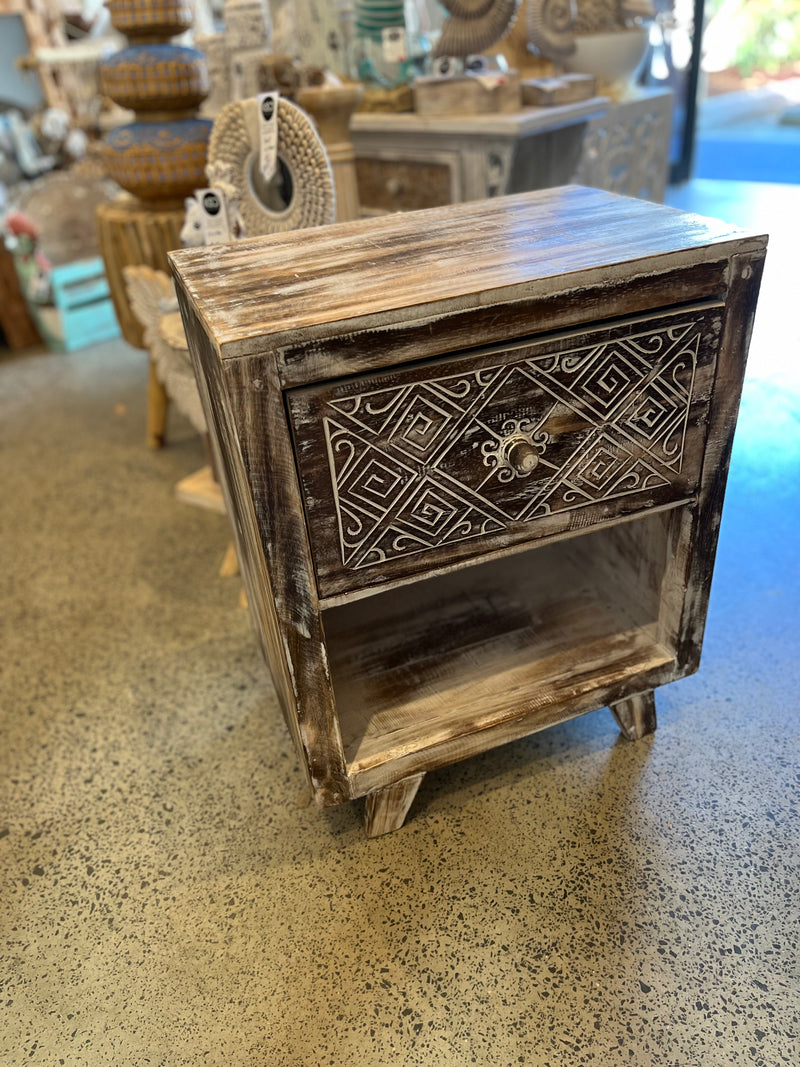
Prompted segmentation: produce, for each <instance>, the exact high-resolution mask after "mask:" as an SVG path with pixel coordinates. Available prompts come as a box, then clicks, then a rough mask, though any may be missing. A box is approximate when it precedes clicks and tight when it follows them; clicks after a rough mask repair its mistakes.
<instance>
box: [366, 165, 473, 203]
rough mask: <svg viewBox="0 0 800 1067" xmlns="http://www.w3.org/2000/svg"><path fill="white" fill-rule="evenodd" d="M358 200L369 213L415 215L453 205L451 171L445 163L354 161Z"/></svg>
mask: <svg viewBox="0 0 800 1067" xmlns="http://www.w3.org/2000/svg"><path fill="white" fill-rule="evenodd" d="M356 180H357V182H358V199H359V202H360V203H361V204H362V205H363V206H364V207H365V208H369V209H372V210H373V211H416V210H418V209H420V208H426V207H443V206H444V205H445V204H450V203H452V202H453V170H452V167H451V166H448V165H447V164H446V163H427V162H422V161H419V162H417V161H416V160H397V159H393V160H387V159H372V158H359V159H356Z"/></svg>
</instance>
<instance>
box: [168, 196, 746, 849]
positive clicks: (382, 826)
mask: <svg viewBox="0 0 800 1067" xmlns="http://www.w3.org/2000/svg"><path fill="white" fill-rule="evenodd" d="M765 244H766V239H765V238H764V237H759V236H757V235H753V234H748V233H745V232H742V231H741V230H738V229H736V228H735V227H732V226H729V225H727V224H725V223H722V222H717V221H714V220H710V219H700V218H698V217H697V216H694V215H685V214H683V213H682V212H679V211H675V210H673V209H671V208H665V207H662V206H660V205H657V204H651V203H648V202H646V201H644V200H634V199H629V198H627V197H621V196H616V195H614V194H611V193H606V192H601V191H599V190H594V189H584V188H580V187H577V186H571V187H568V188H559V189H553V190H547V191H544V192H539V193H529V194H524V195H520V196H509V197H502V198H499V199H497V200H490V201H483V202H479V203H474V204H460V205H456V206H453V207H449V208H442V209H433V210H430V211H418V212H408V213H405V214H395V215H390V216H386V217H384V218H380V219H372V220H366V221H361V222H353V223H345V224H342V225H337V226H330V227H327V228H325V229H321V230H320V231H319V232H318V233H317V234H315V239H314V241H313V242H310V241H308V240H307V237H306V235H304V234H300V233H298V234H287V235H284V236H281V237H273V238H269V239H258V240H253V241H242V242H240V243H239V244H237V245H235V246H231V247H230V248H225V249H219V248H215V249H214V250H213V252H208V251H204V250H201V249H196V250H185V251H182V252H177V253H175V254H174V255H173V256H172V261H173V263H174V265H175V267H176V271H177V276H178V298H179V300H180V302H181V305H182V310H183V314H184V320H185V323H186V331H187V339H188V342H189V346H190V348H191V350H192V353H193V356H194V358H195V361H196V363H197V364H198V365H199V366H200V367H202V370H203V374H202V380H201V383H200V385H201V399H202V401H203V406H204V409H205V411H206V417H207V419H208V424H209V432H210V434H211V439H212V444H213V447H214V451H215V454H216V455H217V457H218V468H219V471H220V477H221V480H222V487H223V493H224V495H225V498H226V502H227V505H228V507H229V510H230V513H231V515H232V516H233V518H234V523H233V525H234V529H235V531H236V537H237V548H238V554H239V558H240V560H241V563H242V568H243V573H244V579H245V585H246V588H247V593H248V601H249V604H250V607H251V609H252V616H253V620H254V623H255V626H256V631H257V633H258V635H259V638H260V640H261V645H262V648H263V650H264V652H265V654H266V656H267V657H268V659H269V662H270V664H271V668H272V677H273V679H274V683H275V688H276V691H277V694H278V697H279V700H280V703H281V705H282V708H283V711H284V714H285V717H286V721H287V723H288V724H289V728H290V730H291V732H292V736H293V738H294V741H295V744H296V746H297V752H298V755H299V758H300V761H301V763H302V765H303V767H304V768H305V770H306V772H307V774H308V778H309V781H310V784H311V786H312V789H313V792H314V794H315V796H316V799H317V800H318V801H319V803H321V804H336V803H341V802H342V801H345V800H349V799H354V798H356V797H362V796H365V797H366V798H367V805H366V823H367V832H368V833H369V834H373V835H374V834H379V833H385V832H388V831H390V830H393V829H396V828H397V827H398V826H399V825H400V824H401V823H402V821H403V819H404V817H405V815H406V812H407V810H408V808H409V805H410V804H411V802H412V800H413V797H414V794H415V792H416V790H417V787H418V785H419V783H420V781H421V780H422V776H423V775H424V774H426V773H428V772H430V771H433V770H435V769H436V768H437V767H440V766H443V765H445V764H447V763H451V762H454V761H456V760H460V759H464V758H466V757H468V756H470V755H473V754H476V753H479V752H483V751H485V750H486V749H489V748H491V747H492V746H495V745H500V744H504V743H506V742H509V741H513V740H514V739H515V738H520V737H523V736H525V735H526V734H530V733H533V732H534V731H536V730H541V729H543V728H545V727H547V726H550V725H552V724H553V723H557V722H561V721H563V720H566V719H569V718H572V717H573V716H576V715H580V714H583V713H584V712H588V711H593V710H595V709H597V708H600V707H607V706H608V707H611V709H612V711H613V712H614V715H615V717H616V719H617V722H618V723H619V726H620V729H621V730H622V732H623V734H624V735H625V736H626V737H629V738H633V739H636V738H639V737H642V736H643V735H644V734H646V733H649V732H651V731H652V730H654V729H655V724H656V718H655V703H654V699H653V690H654V689H655V688H656V687H657V686H660V685H664V684H665V683H667V682H670V681H673V680H674V679H676V678H682V677H684V676H685V675H688V674H690V673H692V672H693V671H694V670H696V669H697V667H698V664H699V661H700V650H701V643H702V636H703V628H704V624H705V618H706V609H707V604H708V596H709V590H710V585H711V576H712V571H713V563H714V554H715V550H716V543H717V533H718V530H719V524H720V513H721V508H722V499H723V495H724V489H725V481H726V476H727V467H728V461H729V457H730V450H731V444H732V438H733V431H734V426H735V422H736V411H737V406H738V402H739V396H740V392H741V385H742V377H743V374H744V364H745V358H746V354H747V346H748V342H749V337H750V330H751V327H752V321H753V315H754V312H755V303H756V296H757V291H758V284H759V280H760V276H761V268H762V264H763V259H764V252H765ZM365 249H366V250H367V251H366V253H365Z"/></svg>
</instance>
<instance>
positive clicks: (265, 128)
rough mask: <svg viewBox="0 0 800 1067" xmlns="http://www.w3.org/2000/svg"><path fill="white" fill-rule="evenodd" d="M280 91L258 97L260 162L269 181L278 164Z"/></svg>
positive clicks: (265, 178)
mask: <svg viewBox="0 0 800 1067" xmlns="http://www.w3.org/2000/svg"><path fill="white" fill-rule="evenodd" d="M280 95H281V94H280V93H278V92H273V93H261V94H260V95H259V97H258V128H259V145H260V148H259V164H260V167H261V173H262V174H263V175H264V180H265V181H269V180H270V178H271V177H272V175H273V174H274V173H275V167H276V166H277V164H278V99H279V97H280Z"/></svg>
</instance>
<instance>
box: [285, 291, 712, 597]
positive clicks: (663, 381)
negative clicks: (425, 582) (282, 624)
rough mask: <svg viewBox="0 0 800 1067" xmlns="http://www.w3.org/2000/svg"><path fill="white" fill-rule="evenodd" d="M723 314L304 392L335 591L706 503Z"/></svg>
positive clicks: (299, 394)
mask: <svg viewBox="0 0 800 1067" xmlns="http://www.w3.org/2000/svg"><path fill="white" fill-rule="evenodd" d="M721 310H722V305H718V304H715V305H712V306H702V305H700V306H695V307H690V308H685V309H680V310H678V311H673V312H671V313H669V314H667V315H660V316H656V317H647V318H644V317H636V318H633V319H630V320H628V321H627V322H626V323H624V324H622V325H616V326H614V327H603V328H597V329H594V330H592V331H589V332H583V331H569V332H566V333H564V334H561V335H557V336H553V335H550V336H549V337H548V339H547V340H546V341H540V342H533V343H518V344H517V345H515V346H513V347H512V348H509V349H503V350H497V349H489V350H488V351H484V352H481V351H473V352H470V353H468V354H464V355H463V356H459V357H456V358H449V359H443V360H439V361H436V362H433V363H431V362H426V363H425V364H423V365H422V366H417V367H415V368H413V369H412V368H401V369H400V370H399V371H389V372H387V373H384V374H380V375H370V376H364V377H359V378H348V379H346V380H344V381H342V382H339V383H325V384H323V385H320V386H313V387H310V388H308V389H301V390H294V391H292V392H290V393H288V394H287V402H288V406H289V412H290V417H291V421H292V427H293V431H294V436H295V450H296V453H297V457H298V462H299V467H300V476H301V483H302V487H303V493H304V498H305V501H306V507H307V510H308V526H309V531H310V536H311V541H312V546H313V552H314V559H315V566H316V572H317V579H318V583H319V589H320V593H321V595H322V596H325V597H327V596H333V595H337V594H340V593H342V592H345V591H347V590H354V589H361V588H365V587H367V586H370V585H375V584H379V583H381V582H384V581H390V580H392V579H395V578H398V577H403V576H406V575H409V574H414V573H419V572H421V571H424V570H426V569H428V568H430V567H434V566H439V565H441V564H442V563H443V562H452V561H456V560H458V559H463V558H467V557H468V556H470V555H472V554H474V552H475V541H476V539H478V538H479V539H480V546H481V551H490V550H493V549H495V548H500V547H503V546H505V545H509V544H514V543H517V542H520V541H523V540H530V539H532V538H537V537H539V536H542V537H546V536H552V535H553V534H554V533H559V532H564V531H567V530H575V529H586V528H588V527H589V526H591V525H592V524H594V523H596V522H604V521H608V520H610V519H613V518H615V517H616V516H624V515H626V514H630V513H631V512H633V511H642V510H645V509H647V508H653V507H661V506H664V505H665V504H668V503H669V502H671V501H676V500H678V499H681V498H683V497H686V496H689V495H690V494H691V493H693V492H694V489H695V487H696V485H697V482H698V480H699V474H700V467H701V464H702V456H703V445H704V442H705V430H706V423H707V417H706V416H707V410H708V404H709V398H710V393H711V385H712V382H713V376H714V368H715V360H716V351H717V347H718V340H719V331H720V326H721ZM515 442H516V444H515ZM509 443H510V444H509ZM515 447H516V448H524V449H527V450H528V451H529V452H530V453H531V456H530V462H531V463H532V467H531V469H530V470H515V469H514V468H513V464H512V462H511V460H512V459H513V456H514V448H515Z"/></svg>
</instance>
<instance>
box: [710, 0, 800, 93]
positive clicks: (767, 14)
mask: <svg viewBox="0 0 800 1067" xmlns="http://www.w3.org/2000/svg"><path fill="white" fill-rule="evenodd" d="M706 19H707V22H706V26H707V31H706V32H707V33H711V34H714V35H715V36H716V35H718V34H719V35H723V34H724V37H725V39H726V43H728V44H729V51H730V66H732V67H736V68H738V70H739V71H740V72H741V74H742V75H744V76H745V77H748V76H749V75H750V74H752V73H753V71H754V70H763V71H765V72H766V73H768V74H776V73H777V72H778V70H779V69H780V68H781V67H783V66H786V64H788V63H793V62H794V63H800V0H707V2H706Z"/></svg>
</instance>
